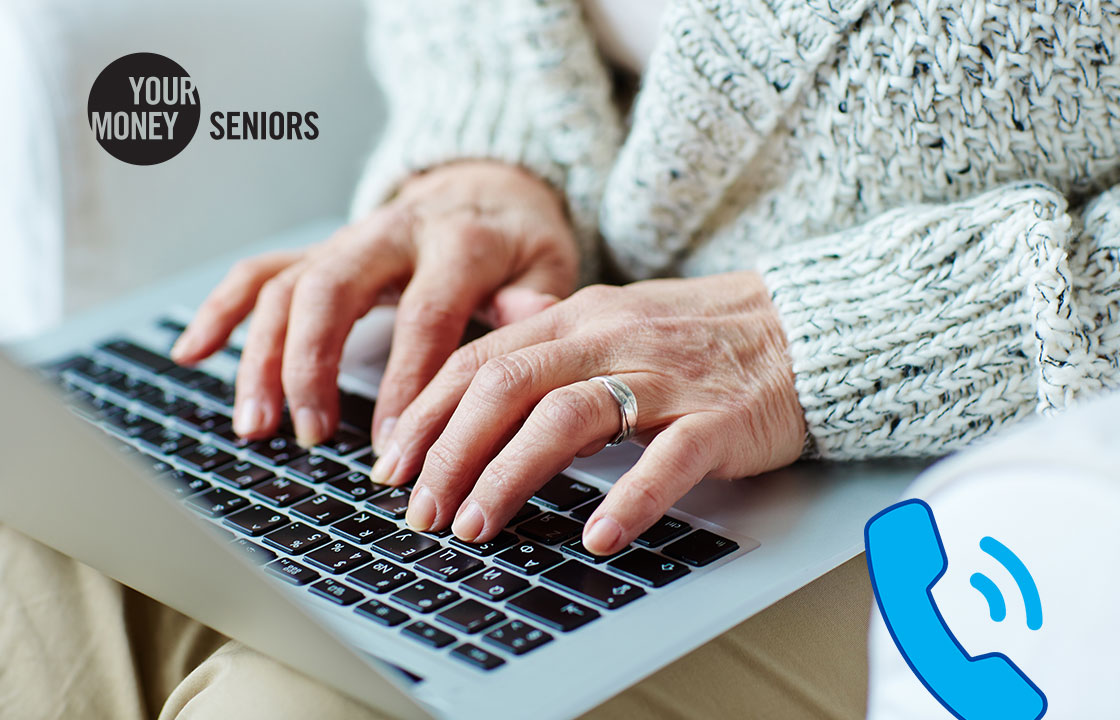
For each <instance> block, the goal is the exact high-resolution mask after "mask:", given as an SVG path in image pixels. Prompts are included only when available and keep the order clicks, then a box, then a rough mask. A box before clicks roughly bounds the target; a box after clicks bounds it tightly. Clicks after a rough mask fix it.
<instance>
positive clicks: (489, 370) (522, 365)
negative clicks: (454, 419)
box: [474, 352, 537, 397]
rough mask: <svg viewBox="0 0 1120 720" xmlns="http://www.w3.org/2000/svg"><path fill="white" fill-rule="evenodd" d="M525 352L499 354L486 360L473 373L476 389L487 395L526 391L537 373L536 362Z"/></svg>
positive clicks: (517, 393) (516, 393) (513, 393)
mask: <svg viewBox="0 0 1120 720" xmlns="http://www.w3.org/2000/svg"><path fill="white" fill-rule="evenodd" d="M530 357H531V356H530V355H529V354H528V353H525V352H514V353H509V354H508V355H499V356H498V357H496V358H491V359H490V360H487V361H486V363H485V364H484V365H483V366H482V367H481V368H480V369H479V371H478V374H477V375H475V380H474V382H475V384H476V385H477V389H478V391H479V392H481V393H482V394H483V395H485V396H488V397H493V396H502V395H519V394H522V393H524V392H526V391H527V390H528V389H529V387H530V386H531V385H532V383H533V377H534V376H535V375H536V373H537V363H535V362H533V361H532V360H531V359H530Z"/></svg>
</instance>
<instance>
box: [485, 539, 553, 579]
mask: <svg viewBox="0 0 1120 720" xmlns="http://www.w3.org/2000/svg"><path fill="white" fill-rule="evenodd" d="M494 559H495V560H497V561H498V562H500V563H501V564H502V565H505V566H506V567H508V568H512V569H514V570H516V571H517V572H519V573H523V574H525V575H536V574H537V573H539V572H544V571H545V570H548V569H549V568H550V567H552V566H553V565H559V564H560V562H561V561H562V560H563V559H564V557H563V556H562V555H561V554H560V553H558V552H556V551H555V550H549V549H548V548H546V547H542V546H540V545H537V544H536V543H531V542H524V543H520V544H518V545H514V546H513V547H511V548H510V549H509V550H505V551H503V552H501V553H499V554H498V555H497V557H495V558H494Z"/></svg>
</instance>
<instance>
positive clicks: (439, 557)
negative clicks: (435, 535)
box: [416, 548, 482, 582]
mask: <svg viewBox="0 0 1120 720" xmlns="http://www.w3.org/2000/svg"><path fill="white" fill-rule="evenodd" d="M416 567H417V568H419V569H420V570H423V571H424V572H426V573H428V574H429V575H432V576H434V577H435V578H437V579H439V580H443V581H444V582H455V581H456V580H462V579H463V578H465V577H467V576H468V575H470V574H471V573H474V572H477V571H478V570H479V569H481V568H482V561H481V560H479V559H478V558H476V557H474V556H472V555H468V554H467V553H465V552H463V551H462V550H453V549H451V548H445V549H444V550H441V551H440V552H438V553H435V554H434V555H429V556H428V557H426V558H424V559H423V560H421V561H420V562H418V563H416Z"/></svg>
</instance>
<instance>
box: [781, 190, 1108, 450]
mask: <svg viewBox="0 0 1120 720" xmlns="http://www.w3.org/2000/svg"><path fill="white" fill-rule="evenodd" d="M1082 227H1083V228H1084V229H1083V230H1082V229H1081V228H1082ZM1118 243H1120V192H1118V191H1117V190H1113V191H1110V192H1108V193H1105V194H1104V195H1102V196H1101V197H1100V198H1098V199H1097V200H1096V201H1094V202H1093V203H1092V204H1090V205H1089V206H1088V207H1087V208H1086V209H1085V211H1084V213H1083V219H1082V222H1077V220H1076V219H1075V218H1074V217H1071V215H1070V214H1069V212H1067V204H1066V200H1065V198H1063V197H1062V196H1061V195H1059V194H1058V193H1057V192H1055V191H1053V190H1052V189H1050V188H1048V187H1046V186H1044V185H1041V184H1037V183H1023V184H1017V185H1010V186H1006V187H1003V188H1000V189H997V190H994V191H991V192H989V193H986V194H984V195H981V196H978V197H976V198H974V199H971V200H968V201H964V202H959V203H955V204H951V205H939V206H919V207H912V208H904V209H900V210H897V211H892V212H889V213H886V214H884V215H882V216H880V217H878V218H875V219H874V220H872V221H871V222H869V223H867V224H865V225H862V226H860V227H857V228H853V229H851V230H848V231H845V232H841V233H838V234H835V235H831V236H828V237H824V238H820V239H818V240H814V241H810V242H806V243H803V244H800V245H796V246H793V247H790V248H788V249H786V250H784V251H780V252H778V253H776V254H774V255H772V256H770V257H769V258H766V259H764V261H763V263H762V268H761V269H762V271H763V275H764V277H765V280H766V284H767V287H768V288H769V289H770V292H771V294H772V297H773V300H774V303H775V305H776V307H777V308H778V310H779V312H780V314H781V317H782V322H783V325H784V327H785V330H786V334H787V336H788V339H789V352H790V356H791V358H792V363H793V370H794V373H795V377H796V386H797V391H798V395H799V397H800V400H801V404H802V406H803V407H804V410H805V419H806V422H807V425H808V430H809V436H810V442H811V443H812V445H813V446H814V447H813V448H811V449H812V450H814V451H815V452H816V453H818V454H820V455H821V456H823V457H828V458H859V457H870V456H880V455H908V456H915V455H931V454H940V453H944V452H947V451H949V450H952V449H955V448H958V447H961V446H964V445H966V444H968V443H970V442H971V441H973V440H975V439H977V438H979V437H981V436H982V435H984V434H986V433H988V432H989V431H990V430H993V429H995V428H997V427H999V426H1003V425H1006V424H1010V423H1012V422H1014V421H1016V420H1019V419H1021V418H1023V417H1025V416H1028V415H1030V414H1032V413H1033V412H1035V411H1041V412H1048V411H1051V410H1056V409H1061V408H1064V407H1065V406H1066V405H1068V404H1069V403H1070V402H1072V401H1073V400H1075V399H1078V398H1079V397H1082V396H1085V395H1089V394H1092V393H1095V392H1098V391H1100V390H1102V389H1104V388H1109V387H1116V386H1117V385H1118V384H1120V371H1118V369H1117V358H1118V350H1120V332H1118V327H1117V324H1116V318H1117V317H1120V313H1118V312H1117V311H1118V309H1120V265H1118V260H1117V258H1118V255H1117V246H1118Z"/></svg>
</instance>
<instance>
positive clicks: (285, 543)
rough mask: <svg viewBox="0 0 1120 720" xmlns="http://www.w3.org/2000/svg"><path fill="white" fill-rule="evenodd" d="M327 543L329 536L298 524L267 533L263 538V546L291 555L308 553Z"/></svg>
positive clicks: (308, 526)
mask: <svg viewBox="0 0 1120 720" xmlns="http://www.w3.org/2000/svg"><path fill="white" fill-rule="evenodd" d="M328 542H330V536H329V535H327V534H326V533H325V532H323V531H322V530H319V529H317V528H313V527H311V526H310V525H304V524H303V523H298V522H297V523H292V524H291V525H289V526H287V527H285V528H280V529H279V530H277V531H275V532H272V533H269V534H268V535H266V536H265V538H264V543H265V545H271V546H272V547H274V548H276V549H278V550H283V551H284V552H286V553H290V554H292V555H299V554H300V553H305V552H309V551H311V550H314V549H316V548H318V547H321V546H323V545H326V544H327V543H328Z"/></svg>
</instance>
